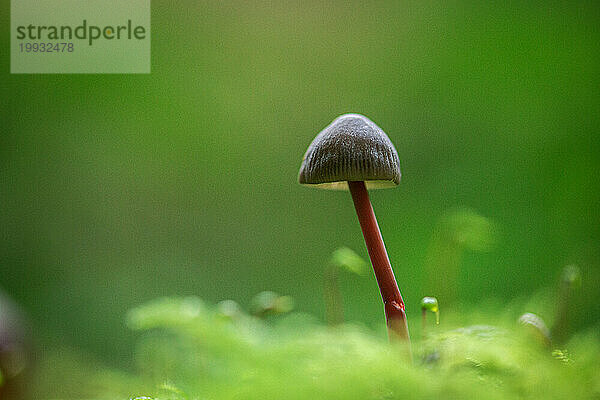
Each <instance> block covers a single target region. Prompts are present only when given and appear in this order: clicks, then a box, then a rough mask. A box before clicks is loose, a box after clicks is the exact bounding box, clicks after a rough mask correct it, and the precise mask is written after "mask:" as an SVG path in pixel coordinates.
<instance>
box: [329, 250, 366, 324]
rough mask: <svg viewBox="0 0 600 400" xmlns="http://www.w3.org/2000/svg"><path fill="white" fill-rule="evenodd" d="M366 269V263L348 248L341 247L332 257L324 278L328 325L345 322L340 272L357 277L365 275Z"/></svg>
mask: <svg viewBox="0 0 600 400" xmlns="http://www.w3.org/2000/svg"><path fill="white" fill-rule="evenodd" d="M365 267H366V263H365V261H364V260H363V259H362V258H361V257H360V256H359V255H358V254H356V253H355V252H354V251H353V250H351V249H349V248H348V247H340V248H339V249H337V250H336V251H334V252H333V254H332V255H331V258H330V260H329V262H328V263H327V266H326V267H325V272H324V276H323V286H324V288H323V289H324V290H323V294H324V297H325V315H326V319H327V324H328V325H330V326H334V325H339V324H341V323H342V322H344V305H343V304H344V302H343V299H342V294H341V293H340V288H339V284H338V281H339V274H340V272H341V271H348V272H350V273H353V274H356V275H364V274H365V272H366V271H365V270H366V268H365Z"/></svg>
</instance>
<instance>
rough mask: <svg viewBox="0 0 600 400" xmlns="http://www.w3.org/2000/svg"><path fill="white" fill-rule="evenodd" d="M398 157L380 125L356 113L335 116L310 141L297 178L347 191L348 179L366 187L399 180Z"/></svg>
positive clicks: (390, 185) (320, 186)
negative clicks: (362, 183)
mask: <svg viewBox="0 0 600 400" xmlns="http://www.w3.org/2000/svg"><path fill="white" fill-rule="evenodd" d="M400 176H401V174H400V159H399V158H398V153H397V152H396V149H395V148H394V145H393V144H392V142H391V141H390V138H388V137H387V135H386V134H385V132H383V131H382V130H381V128H380V127H378V126H377V125H375V123H374V122H373V121H371V120H370V119H369V118H367V117H365V116H364V115H360V114H344V115H341V116H339V117H337V118H336V119H335V120H334V121H333V122H332V123H331V124H330V125H329V126H327V127H326V128H325V129H323V130H322V131H321V132H320V133H319V134H318V135H317V137H316V138H315V139H314V140H313V141H312V143H311V144H310V146H308V150H306V154H305V155H304V159H303V160H302V166H301V167H300V173H299V174H298V181H299V182H300V183H301V184H303V185H311V186H315V187H319V188H323V189H337V190H348V181H364V182H365V184H366V186H367V189H379V188H389V187H394V186H396V185H398V184H399V183H400Z"/></svg>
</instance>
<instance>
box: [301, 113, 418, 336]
mask: <svg viewBox="0 0 600 400" xmlns="http://www.w3.org/2000/svg"><path fill="white" fill-rule="evenodd" d="M298 181H299V182H300V183H301V184H304V185H311V186H315V187H318V188H323V189H338V190H350V194H351V195H352V200H353V201H354V207H355V209H356V214H357V216H358V221H359V222H360V226H361V229H362V232H363V236H364V238H365V243H366V245H367V250H368V252H369V257H370V259H371V264H372V265H373V270H374V272H375V277H376V278H377V284H378V285H379V290H380V292H381V297H382V299H383V304H384V310H385V316H386V320H387V326H388V333H389V335H390V338H392V337H398V338H400V339H403V340H406V341H409V340H410V339H409V334H408V325H407V323H406V314H405V311H404V308H405V307H404V301H403V300H402V296H401V295H400V290H399V289H398V285H397V283H396V278H395V277H394V272H393V271H392V267H391V265H390V260H389V258H388V255H387V251H386V249H385V245H384V243H383V238H382V237H381V232H380V231H379V226H378V225H377V220H376V219H375V214H374V212H373V207H372V206H371V202H370V200H369V194H368V192H367V189H378V188H391V187H395V186H396V185H398V184H399V183H400V160H399V159H398V153H397V152H396V149H395V148H394V145H393V144H392V142H391V141H390V139H389V138H388V137H387V135H386V134H385V133H384V132H383V131H382V130H381V128H379V127H378V126H377V125H375V123H374V122H373V121H371V120H370V119H368V118H367V117H365V116H363V115H360V114H345V115H342V116H340V117H338V118H337V119H335V121H333V122H332V123H331V124H330V125H329V126H328V127H326V128H325V129H323V130H322V131H321V133H319V134H318V135H317V137H316V138H315V139H314V140H313V142H312V143H311V144H310V146H309V147H308V150H307V151H306V154H305V155H304V160H303V161H302V166H301V167H300V173H299V176H298Z"/></svg>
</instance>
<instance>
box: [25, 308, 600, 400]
mask: <svg viewBox="0 0 600 400" xmlns="http://www.w3.org/2000/svg"><path fill="white" fill-rule="evenodd" d="M474 318H477V317H476V316H475V317H474ZM412 322H413V324H414V325H417V326H418V324H417V321H412ZM497 322H498V323H497V324H495V326H492V325H483V324H482V325H471V326H468V327H464V328H456V327H452V326H448V327H447V328H446V327H444V323H442V325H440V326H438V327H432V329H430V330H429V334H428V335H427V337H428V338H427V339H424V340H421V339H419V340H416V339H415V340H413V343H412V349H413V358H414V361H413V362H412V363H410V362H409V361H408V360H407V359H406V356H405V353H404V351H403V349H402V347H401V346H399V345H390V344H389V343H388V342H387V340H386V338H385V335H382V334H381V332H374V331H372V330H369V329H367V328H364V327H361V326H357V325H352V324H345V325H340V326H338V327H333V328H332V327H327V326H324V325H322V324H321V323H320V322H318V321H317V320H316V319H314V318H313V317H311V316H308V315H305V314H301V313H290V314H286V315H282V316H276V317H271V318H267V319H259V318H256V317H253V316H250V315H248V314H246V313H244V312H242V311H240V310H236V309H234V308H227V309H226V310H224V309H223V307H216V306H210V305H207V304H205V303H204V302H203V301H202V300H200V299H199V298H195V297H187V298H164V299H158V300H155V301H153V302H151V303H149V304H146V305H143V306H140V307H138V308H136V309H133V310H131V311H130V313H129V314H128V316H127V324H128V326H129V327H130V328H131V329H133V330H135V331H138V332H139V341H138V343H137V346H136V348H135V350H134V354H135V355H134V357H135V365H136V367H135V371H134V372H120V371H116V370H111V369H107V368H103V367H101V366H98V365H96V364H94V363H93V362H91V361H90V360H84V359H81V358H80V357H79V356H77V355H75V354H73V353H65V352H61V353H56V354H54V355H47V356H45V357H43V358H42V360H41V362H40V363H39V365H38V368H37V369H36V373H35V379H34V385H33V389H32V390H31V391H30V395H31V397H33V398H97V399H127V398H136V397H138V398H140V399H143V398H152V399H173V400H175V399H177V400H191V399H482V398H485V399H566V398H570V399H599V398H600V369H599V368H598V365H600V346H599V340H598V333H597V332H595V331H592V332H587V333H585V332H584V333H579V334H576V335H574V336H573V337H572V338H571V339H570V341H569V342H568V343H566V344H565V345H564V346H561V347H560V349H556V348H552V347H547V346H544V345H543V343H542V342H540V341H538V340H536V337H535V335H531V334H530V333H531V332H528V331H527V329H524V328H523V327H519V326H518V324H517V323H516V322H515V321H514V320H512V319H509V318H504V317H498V321H497ZM553 350H554V351H553ZM557 350H558V351H557Z"/></svg>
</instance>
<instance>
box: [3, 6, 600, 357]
mask: <svg viewBox="0 0 600 400" xmlns="http://www.w3.org/2000/svg"><path fill="white" fill-rule="evenodd" d="M1 4H2V11H1V13H0V22H1V23H2V26H3V28H2V30H1V35H2V41H3V42H4V43H5V46H8V41H9V35H10V32H9V26H10V24H9V22H10V20H9V14H10V13H9V2H8V1H6V0H3V1H2V2H1ZM599 31H600V7H598V5H597V3H596V2H593V1H590V2H579V1H573V2H545V3H534V2H532V3H523V2H500V3H490V2H482V3H481V4H475V3H468V2H443V3H438V2H427V1H426V2H423V1H420V2H395V1H389V2H373V3H370V4H369V3H366V2H352V3H346V2H328V3H323V2H317V1H308V2H306V1H304V2H273V3H271V2H262V1H257V2H242V1H236V2H227V3H222V2H186V3H178V4H174V3H169V2H159V1H154V2H153V4H152V73H151V74H150V75H10V74H9V64H10V63H9V59H8V48H7V47H6V48H5V49H4V50H5V51H3V52H1V53H0V60H1V61H2V65H3V67H2V73H1V74H2V76H1V77H0V99H1V101H2V102H1V108H0V110H1V121H2V123H1V124H0V132H1V136H0V163H1V164H0V227H1V231H0V232H1V234H2V238H1V241H0V286H1V287H2V288H3V289H4V291H6V292H7V293H9V294H10V295H11V296H12V297H13V298H14V299H16V300H17V301H18V302H19V303H20V304H21V305H22V306H23V308H24V309H25V310H26V312H27V313H28V315H29V316H30V318H31V320H32V323H33V325H34V327H35V331H34V332H35V335H36V336H37V338H38V341H39V342H40V343H43V344H44V345H46V346H58V345H61V346H62V345H66V346H72V347H76V348H79V349H83V350H84V351H88V352H90V353H92V354H96V355H97V356H99V357H101V358H104V359H105V360H107V361H110V362H124V360H128V359H129V357H130V354H131V343H132V336H131V335H132V334H131V333H129V332H128V331H127V330H126V328H125V326H124V315H125V312H126V310H127V309H129V308H130V307H132V306H135V305H138V304H140V303H142V302H144V301H146V300H148V299H152V298H155V297H158V296H164V295H190V294H196V295H199V296H200V297H202V298H204V299H206V300H208V301H211V302H216V301H219V300H222V299H229V298H230V299H234V300H236V301H239V302H240V303H241V304H244V305H245V304H248V302H249V300H250V299H251V297H252V296H253V295H254V294H256V293H257V292H259V291H262V290H266V289H270V290H274V291H277V292H280V293H283V294H289V295H291V296H293V297H294V299H295V301H296V307H297V309H299V310H302V311H307V312H310V313H314V314H316V315H318V316H319V317H321V318H322V317H323V315H324V309H323V300H322V296H321V288H322V284H323V283H322V273H323V268H324V266H325V264H326V262H327V260H328V258H329V256H330V254H331V252H332V251H333V250H334V249H335V248H337V247H339V246H342V245H346V246H349V247H350V248H352V249H354V250H355V251H357V252H359V254H361V255H363V256H364V257H365V258H366V257H367V255H366V250H365V247H364V242H363V238H362V236H361V233H360V228H359V225H358V222H357V220H356V216H355V214H354V209H353V207H352V201H351V199H350V195H349V194H348V193H346V192H328V191H321V190H314V189H310V188H305V187H302V186H300V185H298V184H297V172H298V168H299V166H300V162H301V159H302V156H303V154H304V151H305V150H306V147H307V146H308V144H309V143H310V142H311V140H312V139H313V137H314V136H315V135H316V134H317V133H318V132H319V131H320V130H321V129H322V128H324V127H325V126H326V125H327V124H329V122H331V120H333V119H334V118H335V117H336V116H338V115H339V114H342V113H346V112H359V113H362V114H365V115H367V116H368V117H370V118H371V119H372V120H373V121H375V122H376V123H377V124H378V125H380V126H381V127H382V128H383V129H384V131H386V132H387V134H388V135H389V137H390V138H391V139H392V141H393V142H394V144H395V145H396V148H397V149H398V153H399V155H400V160H401V165H402V171H403V181H402V183H401V184H400V186H399V187H398V188H397V189H393V190H383V191H377V192H372V201H373V204H374V208H375V211H376V213H377V216H378V219H379V223H380V226H381V229H382V232H383V236H384V239H385V241H386V244H387V247H388V250H389V253H390V258H391V260H392V264H393V266H394V269H395V272H396V276H397V278H398V282H399V286H400V289H401V290H402V292H403V295H404V297H405V300H406V302H407V307H408V313H409V318H413V320H414V321H415V323H414V325H417V323H416V321H417V320H416V319H414V317H416V316H417V315H418V314H419V309H418V305H419V301H420V299H421V297H422V296H424V295H435V293H426V292H425V291H426V282H427V280H428V279H430V278H428V275H431V274H436V275H437V276H438V277H439V278H438V280H439V281H441V282H445V280H444V271H439V270H437V269H436V268H427V267H426V264H427V262H428V261H427V260H428V259H429V258H428V253H429V252H431V249H432V245H431V242H432V237H434V236H435V235H434V232H435V231H436V226H438V225H439V223H440V220H441V219H443V218H444V215H447V213H448V212H450V211H451V210H454V209H457V208H464V207H467V208H469V209H471V210H474V211H475V212H477V213H478V214H480V215H481V216H483V217H485V218H487V221H489V222H490V223H491V224H492V225H493V227H494V232H495V245H494V246H493V247H492V248H491V249H488V251H485V252H478V251H466V252H465V254H464V257H462V258H461V259H460V270H459V272H458V278H457V281H456V283H451V282H449V281H448V282H446V284H448V285H455V287H456V291H457V295H458V297H459V299H460V303H461V304H464V305H465V307H473V305H474V304H477V303H478V302H480V301H482V299H485V301H488V300H489V301H492V302H496V303H497V304H500V305H503V304H508V303H510V302H512V301H513V300H514V299H519V298H528V297H530V296H531V295H532V294H535V293H546V294H545V295H547V296H552V293H553V291H554V290H555V289H556V287H557V282H558V277H559V275H560V270H561V269H562V267H563V266H564V265H566V264H568V263H577V264H578V265H579V266H580V267H581V269H582V274H583V285H582V288H581V291H580V293H579V295H578V296H577V299H576V301H575V302H574V306H573V314H572V315H573V316H572V323H573V326H574V328H577V329H581V328H585V327H589V326H592V325H594V324H597V323H598V321H599V317H598V315H599V312H600V306H599V302H598V294H599V290H598V287H599V281H600V277H599V274H600V273H599V263H600V261H599V260H600V251H599V246H598V243H599V240H600V229H599V225H598V221H599V217H600V202H599V194H600V179H598V172H599V170H598V166H599V159H600V157H599V155H600V151H599V150H600V144H599V140H598V133H599V128H600V90H599V89H600V74H599V70H600V69H599V67H600V40H599V39H600V35H599V33H600V32H599ZM434 247H435V246H434ZM342 286H343V287H342V290H343V292H344V294H345V305H346V316H347V318H348V319H349V320H353V321H361V322H364V323H366V324H369V325H371V326H380V325H381V324H382V320H383V317H382V310H381V309H382V307H381V304H380V300H379V294H378V289H377V286H376V283H375V279H374V278H373V277H372V276H370V275H369V276H368V277H365V278H355V277H351V276H349V275H348V276H343V277H342ZM544 291H546V292H544ZM443 307H444V305H443V304H442V308H443ZM522 311H535V310H522Z"/></svg>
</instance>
